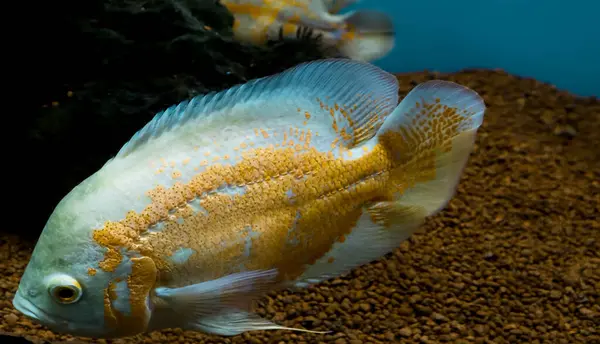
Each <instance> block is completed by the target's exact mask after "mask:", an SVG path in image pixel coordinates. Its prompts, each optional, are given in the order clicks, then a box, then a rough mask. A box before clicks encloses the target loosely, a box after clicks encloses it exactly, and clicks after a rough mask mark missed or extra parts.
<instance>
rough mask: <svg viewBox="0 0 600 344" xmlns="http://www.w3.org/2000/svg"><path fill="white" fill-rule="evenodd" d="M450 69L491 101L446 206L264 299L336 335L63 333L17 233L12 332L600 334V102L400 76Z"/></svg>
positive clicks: (7, 301) (357, 336)
mask: <svg viewBox="0 0 600 344" xmlns="http://www.w3.org/2000/svg"><path fill="white" fill-rule="evenodd" d="M437 78H439V79H448V80H452V81H455V82H458V83H460V84H462V85H465V86H468V87H470V88H473V89H474V90H476V91H478V92H479V93H480V94H481V95H482V97H483V98H484V99H485V101H486V104H487V106H488V111H487V115H486V117H485V120H484V123H483V126H482V128H481V129H480V131H479V134H478V136H477V145H476V148H475V150H474V152H473V154H472V156H471V159H470V160H469V163H468V166H467V168H466V169H465V171H464V174H463V176H462V179H461V182H460V185H459V187H458V191H457V193H456V196H455V197H454V198H453V199H452V200H451V201H450V203H449V204H448V206H447V207H446V209H445V210H444V211H442V212H441V213H440V214H438V215H436V216H435V217H432V218H430V219H429V220H428V221H427V223H426V225H425V226H423V229H422V230H421V231H420V232H419V233H418V234H415V235H414V236H413V237H412V238H411V239H410V240H408V241H406V242H404V243H403V244H402V245H401V246H400V247H399V248H398V249H397V250H396V251H395V252H394V253H393V254H390V255H389V256H387V257H386V258H384V259H381V260H379V261H377V262H373V263H372V264H370V265H367V266H364V267H361V268H357V269H355V270H353V271H352V272H351V273H350V274H349V275H347V276H344V277H342V278H337V279H334V280H331V281H329V282H326V283H322V284H320V285H318V286H316V287H313V288H311V289H308V290H305V291H301V292H297V293H289V292H282V293H279V294H271V295H269V296H268V297H265V298H263V299H262V300H261V302H260V306H259V308H258V310H257V312H258V313H259V314H260V315H261V316H264V317H266V318H269V319H274V320H275V321H276V322H278V323H280V324H284V325H286V326H295V327H304V328H307V329H313V330H331V331H332V333H331V334H328V335H315V334H304V333H293V332H289V331H271V332H270V331H267V332H255V333H245V334H243V335H240V336H237V337H229V338H219V337H214V336H206V335H203V334H200V333H194V332H184V331H180V330H172V331H164V332H155V333H150V334H147V335H143V336H138V337H135V338H127V339H118V340H106V341H105V340H99V341H91V340H87V339H79V338H77V339H74V338H72V337H66V336H61V335H58V334H53V333H52V332H50V331H48V330H47V329H45V328H42V327H40V326H38V325H34V324H32V323H31V322H29V321H28V320H26V319H25V318H24V317H23V316H22V315H21V314H19V313H18V312H17V311H15V310H14V309H13V307H12V305H11V300H12V297H13V294H14V292H15V290H16V289H17V285H18V282H19V277H20V276H21V273H22V272H23V269H24V268H25V266H26V264H27V260H28V258H29V256H30V253H31V249H32V247H33V243H31V242H27V241H25V240H24V239H19V238H18V237H15V236H10V235H8V234H4V235H1V236H0V274H1V276H0V321H1V322H0V333H2V332H5V333H11V334H17V335H20V336H29V338H30V339H31V340H45V341H49V342H61V341H66V340H69V341H73V340H75V341H81V342H84V343H85V342H97V343H180V344H183V343H190V344H191V343H198V344H200V343H335V344H360V343H363V344H366V343H393V342H399V343H423V344H426V343H457V344H460V343H531V344H536V343H558V344H571V343H588V344H590V343H600V295H599V292H600V235H599V234H598V233H599V231H600V219H599V218H600V101H599V100H598V99H596V98H587V99H583V98H576V97H574V96H573V95H570V94H568V93H566V92H562V91H559V90H557V89H555V88H554V87H552V86H550V85H547V84H543V83H540V82H537V81H535V80H532V79H525V78H518V77H515V76H511V75H508V74H506V73H504V72H502V71H464V72H461V73H456V74H450V75H445V74H434V73H419V74H409V75H400V76H399V79H400V81H401V92H402V94H403V95H404V94H406V93H407V92H408V91H409V90H410V89H411V88H412V87H414V86H415V85H417V84H418V83H420V82H423V81H425V80H429V79H437ZM51 182H52V181H48V183H51ZM38 191H41V190H38ZM28 207H30V211H35V204H34V203H32V204H30V205H28ZM14 220H17V219H14ZM14 223H15V224H17V225H19V226H27V221H26V219H19V221H15V222H14ZM5 338H6V337H5ZM3 340H5V339H2V338H0V341H2V343H4V341H3Z"/></svg>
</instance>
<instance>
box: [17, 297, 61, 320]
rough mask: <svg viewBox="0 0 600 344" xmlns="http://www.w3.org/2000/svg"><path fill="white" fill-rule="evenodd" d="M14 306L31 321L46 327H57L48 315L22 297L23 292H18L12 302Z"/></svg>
mask: <svg viewBox="0 0 600 344" xmlns="http://www.w3.org/2000/svg"><path fill="white" fill-rule="evenodd" d="M12 304H13V306H14V307H15V309H16V310H18V311H19V312H21V313H23V314H24V315H25V316H26V317H28V318H29V319H32V320H34V321H36V322H38V323H42V324H44V325H46V324H47V325H49V326H55V325H57V322H56V321H54V320H52V318H51V317H50V316H48V314H46V313H45V312H44V311H43V310H41V309H40V308H39V307H37V306H36V305H34V304H33V303H32V302H31V301H29V300H27V299H26V298H24V297H23V296H22V295H21V292H20V291H18V290H17V293H16V294H15V297H14V298H13V301H12Z"/></svg>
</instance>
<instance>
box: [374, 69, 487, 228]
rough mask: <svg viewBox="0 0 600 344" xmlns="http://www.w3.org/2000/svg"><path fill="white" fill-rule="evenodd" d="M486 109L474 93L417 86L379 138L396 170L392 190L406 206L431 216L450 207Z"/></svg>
mask: <svg viewBox="0 0 600 344" xmlns="http://www.w3.org/2000/svg"><path fill="white" fill-rule="evenodd" d="M484 112H485V104H484V101H483V99H482V98H481V97H480V96H479V95H478V94H477V93H476V92H475V91H473V90H471V89H469V88H467V87H464V86H461V85H458V84H456V83H453V82H450V81H440V80H433V81H428V82H425V83H423V84H420V85H418V86H416V87H415V88H414V89H413V90H412V91H411V92H410V93H409V94H408V95H407V96H406V97H405V98H404V99H403V100H402V102H401V103H400V104H399V105H398V107H397V108H396V110H394V112H393V113H392V114H391V115H390V116H388V119H387V120H386V122H385V123H384V124H383V125H382V126H381V128H380V129H379V132H378V134H377V138H378V140H379V142H380V143H381V144H382V145H383V146H384V147H386V149H387V150H388V154H389V156H390V158H391V159H392V160H394V164H395V165H396V167H395V168H394V169H393V170H392V171H391V173H390V184H391V185H390V186H391V189H393V188H395V189H396V190H397V191H398V192H396V195H395V196H396V198H397V199H398V200H399V201H400V202H401V204H403V205H412V206H420V207H424V208H425V209H426V210H427V213H428V216H430V215H433V214H435V213H437V212H438V211H440V210H441V209H442V208H443V207H445V206H446V204H447V203H448V201H449V200H450V198H451V197H452V196H453V195H454V193H455V190H456V187H457V185H458V182H459V180H460V176H461V173H462V170H463V168H464V166H465V165H466V163H467V160H468V158H469V156H470V154H471V151H472V150H473V147H474V142H475V136H476V132H477V129H478V128H479V126H480V125H481V123H482V121H483V115H484Z"/></svg>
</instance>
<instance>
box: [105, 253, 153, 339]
mask: <svg viewBox="0 0 600 344" xmlns="http://www.w3.org/2000/svg"><path fill="white" fill-rule="evenodd" d="M156 275H157V270H156V265H155V264H154V261H153V260H152V259H151V258H148V257H139V258H131V273H130V274H129V276H128V277H127V279H126V280H119V279H115V280H112V281H110V282H109V284H108V287H107V288H106V289H105V290H104V321H105V324H106V326H107V327H108V330H109V331H110V332H111V333H112V334H113V335H112V336H113V337H125V336H132V335H136V334H139V333H142V332H145V331H146V330H147V328H148V323H149V322H150V317H151V309H150V291H151V289H152V288H153V287H154V283H155V281H156Z"/></svg>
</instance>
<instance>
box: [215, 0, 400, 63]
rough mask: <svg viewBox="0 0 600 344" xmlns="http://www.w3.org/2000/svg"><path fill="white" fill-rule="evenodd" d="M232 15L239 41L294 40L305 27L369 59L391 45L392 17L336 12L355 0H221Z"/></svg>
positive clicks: (352, 55)
mask: <svg viewBox="0 0 600 344" xmlns="http://www.w3.org/2000/svg"><path fill="white" fill-rule="evenodd" d="M220 1H221V3H222V4H223V5H224V6H225V7H227V8H228V10H229V11H230V12H231V13H232V14H233V16H234V26H233V33H234V37H235V38H236V39H238V40H240V41H243V42H246V43H250V44H254V45H261V46H262V45H265V44H266V43H267V42H268V41H270V40H278V39H281V38H287V39H297V38H298V37H299V36H298V34H299V33H300V34H301V33H302V32H303V30H304V29H310V31H311V32H312V34H313V35H315V36H316V35H319V36H321V39H322V43H323V44H324V45H326V46H328V47H335V48H336V49H337V50H338V51H339V52H340V53H341V54H342V55H344V56H346V57H349V58H351V59H354V60H359V61H372V60H375V59H378V58H381V57H383V56H385V55H387V54H388V53H389V52H390V51H391V50H392V49H393V48H394V39H395V31H394V25H393V22H392V18H391V17H390V16H389V15H387V14H386V13H383V12H379V11H374V10H357V11H352V12H349V13H345V14H338V12H339V11H340V10H342V9H344V8H346V7H347V6H349V5H351V4H353V3H355V2H356V1H355V0H220Z"/></svg>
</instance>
